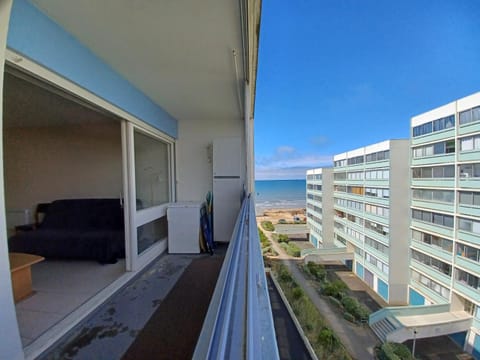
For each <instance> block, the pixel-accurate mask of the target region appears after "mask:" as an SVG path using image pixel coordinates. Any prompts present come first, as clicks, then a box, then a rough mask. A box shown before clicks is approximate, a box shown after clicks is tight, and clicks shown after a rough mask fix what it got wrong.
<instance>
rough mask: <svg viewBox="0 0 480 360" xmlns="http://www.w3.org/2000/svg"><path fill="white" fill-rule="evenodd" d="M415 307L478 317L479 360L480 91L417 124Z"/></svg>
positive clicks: (476, 345)
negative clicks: (443, 308) (443, 306)
mask: <svg viewBox="0 0 480 360" xmlns="http://www.w3.org/2000/svg"><path fill="white" fill-rule="evenodd" d="M411 131H412V133H411V136H412V139H411V148H412V149H411V157H412V158H411V176H412V180H411V199H412V200H411V218H412V220H411V227H410V228H411V245H410V253H411V262H410V269H411V270H410V274H411V282H410V288H409V303H410V304H411V305H429V304H449V309H450V311H451V312H454V311H465V312H467V313H468V314H470V315H471V316H472V324H471V328H470V330H469V331H468V333H467V332H461V333H460V335H459V338H460V341H463V342H465V348H466V350H469V351H470V352H473V353H474V355H476V356H477V357H480V93H476V94H473V95H471V96H468V97H465V98H462V99H460V100H457V101H454V102H451V103H449V104H446V105H444V106H441V107H439V108H436V109H433V110H431V111H429V112H426V113H424V114H421V115H418V116H415V117H413V118H412V120H411Z"/></svg>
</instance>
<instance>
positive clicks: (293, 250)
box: [287, 244, 302, 257]
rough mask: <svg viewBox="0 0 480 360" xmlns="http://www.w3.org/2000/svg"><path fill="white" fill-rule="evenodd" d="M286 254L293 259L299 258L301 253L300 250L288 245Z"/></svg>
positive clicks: (293, 245)
mask: <svg viewBox="0 0 480 360" xmlns="http://www.w3.org/2000/svg"><path fill="white" fill-rule="evenodd" d="M287 252H288V254H289V255H291V256H293V257H300V255H301V253H302V251H301V250H300V248H299V247H298V246H297V245H295V244H289V247H288V250H287Z"/></svg>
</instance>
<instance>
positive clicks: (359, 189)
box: [347, 186, 365, 195]
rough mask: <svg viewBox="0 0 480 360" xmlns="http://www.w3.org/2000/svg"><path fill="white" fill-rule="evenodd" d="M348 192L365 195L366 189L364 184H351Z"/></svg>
mask: <svg viewBox="0 0 480 360" xmlns="http://www.w3.org/2000/svg"><path fill="white" fill-rule="evenodd" d="M347 192H348V193H349V194H355V195H364V194H365V189H364V188H363V186H349V187H347Z"/></svg>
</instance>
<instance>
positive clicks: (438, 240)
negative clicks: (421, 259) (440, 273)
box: [412, 230, 453, 253]
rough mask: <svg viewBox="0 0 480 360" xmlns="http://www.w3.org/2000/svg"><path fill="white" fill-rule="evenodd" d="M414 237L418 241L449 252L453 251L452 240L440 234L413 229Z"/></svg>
mask: <svg viewBox="0 0 480 360" xmlns="http://www.w3.org/2000/svg"><path fill="white" fill-rule="evenodd" d="M412 238H413V239H414V240H416V241H419V242H423V243H425V244H428V245H431V246H435V247H438V248H440V249H442V250H445V251H448V252H449V253H451V252H452V249H453V241H452V240H448V239H444V238H442V237H440V236H436V235H432V234H427V233H424V232H421V231H418V230H412Z"/></svg>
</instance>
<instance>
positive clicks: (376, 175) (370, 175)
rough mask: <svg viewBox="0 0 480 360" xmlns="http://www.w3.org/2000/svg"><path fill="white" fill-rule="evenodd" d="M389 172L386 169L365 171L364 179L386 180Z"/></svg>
mask: <svg viewBox="0 0 480 360" xmlns="http://www.w3.org/2000/svg"><path fill="white" fill-rule="evenodd" d="M389 177H390V171H389V170H388V169H377V170H369V171H365V179H367V180H388V179H389Z"/></svg>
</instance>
